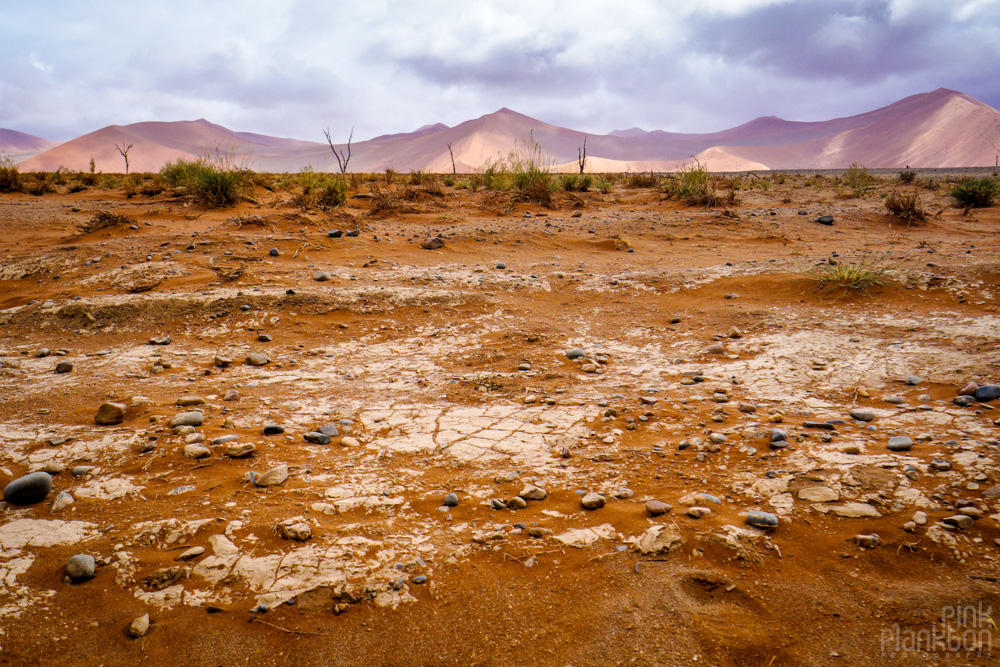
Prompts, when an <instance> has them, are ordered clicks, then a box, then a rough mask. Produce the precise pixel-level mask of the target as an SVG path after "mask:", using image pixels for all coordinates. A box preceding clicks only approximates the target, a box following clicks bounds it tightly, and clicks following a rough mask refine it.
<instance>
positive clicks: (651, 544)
mask: <svg viewBox="0 0 1000 667" xmlns="http://www.w3.org/2000/svg"><path fill="white" fill-rule="evenodd" d="M683 544H684V538H683V537H681V536H680V535H678V534H677V533H676V532H674V531H673V529H671V528H669V527H668V526H666V525H664V524H659V525H656V526H650V527H649V528H648V529H646V532H645V533H643V534H642V536H641V537H639V539H638V540H636V541H635V548H636V549H637V550H638V551H639V552H640V553H642V554H646V555H652V554H669V553H673V552H674V551H677V550H678V549H679V548H681V546H682V545H683Z"/></svg>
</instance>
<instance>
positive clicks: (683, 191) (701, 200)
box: [664, 165, 770, 208]
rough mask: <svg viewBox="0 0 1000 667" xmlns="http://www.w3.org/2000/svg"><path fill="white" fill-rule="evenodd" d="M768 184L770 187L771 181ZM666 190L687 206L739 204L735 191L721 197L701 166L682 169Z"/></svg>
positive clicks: (709, 206) (708, 206) (669, 194)
mask: <svg viewBox="0 0 1000 667" xmlns="http://www.w3.org/2000/svg"><path fill="white" fill-rule="evenodd" d="M768 183H769V185H770V181H769V182H768ZM664 190H665V192H666V193H667V195H668V196H669V197H673V198H676V199H679V200H680V201H682V202H684V204H685V205H686V206H704V207H705V208H712V207H715V206H719V205H720V204H723V203H725V204H726V205H733V206H734V205H736V204H737V203H739V202H738V199H737V197H736V190H735V189H733V190H730V192H729V196H728V197H726V198H723V197H720V196H719V194H718V192H717V191H716V188H715V179H714V178H712V175H711V174H709V173H708V170H707V169H705V168H704V167H702V166H701V165H691V166H690V167H685V168H684V169H681V170H680V171H679V172H677V177H676V179H673V180H671V181H670V182H669V183H668V184H667V185H666V186H665V188H664Z"/></svg>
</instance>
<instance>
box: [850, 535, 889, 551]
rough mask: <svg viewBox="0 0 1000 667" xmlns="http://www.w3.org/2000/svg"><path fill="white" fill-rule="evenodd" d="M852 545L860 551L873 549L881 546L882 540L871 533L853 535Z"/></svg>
mask: <svg viewBox="0 0 1000 667" xmlns="http://www.w3.org/2000/svg"><path fill="white" fill-rule="evenodd" d="M854 543H855V544H857V545H858V546H859V547H861V548H862V549H874V548H875V547H877V546H878V545H880V544H882V538H881V537H879V536H878V535H877V534H876V533H872V534H871V535H855V536H854Z"/></svg>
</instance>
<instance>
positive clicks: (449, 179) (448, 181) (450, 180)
mask: <svg viewBox="0 0 1000 667" xmlns="http://www.w3.org/2000/svg"><path fill="white" fill-rule="evenodd" d="M444 184H445V185H446V186H448V187H449V188H453V187H455V177H454V176H452V175H450V174H449V175H448V176H445V177H444Z"/></svg>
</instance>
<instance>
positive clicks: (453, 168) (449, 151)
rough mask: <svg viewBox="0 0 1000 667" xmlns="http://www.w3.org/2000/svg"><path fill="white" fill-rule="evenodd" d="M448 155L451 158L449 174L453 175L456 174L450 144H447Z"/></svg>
mask: <svg viewBox="0 0 1000 667" xmlns="http://www.w3.org/2000/svg"><path fill="white" fill-rule="evenodd" d="M448 155H450V156H451V173H453V174H454V173H456V172H455V154H454V153H452V151H451V144H448Z"/></svg>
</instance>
